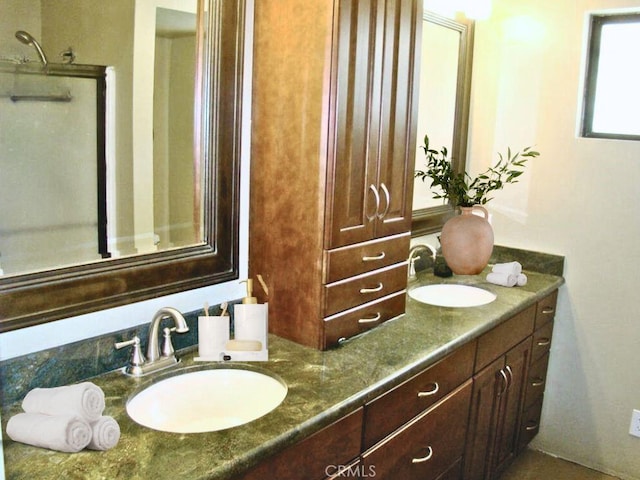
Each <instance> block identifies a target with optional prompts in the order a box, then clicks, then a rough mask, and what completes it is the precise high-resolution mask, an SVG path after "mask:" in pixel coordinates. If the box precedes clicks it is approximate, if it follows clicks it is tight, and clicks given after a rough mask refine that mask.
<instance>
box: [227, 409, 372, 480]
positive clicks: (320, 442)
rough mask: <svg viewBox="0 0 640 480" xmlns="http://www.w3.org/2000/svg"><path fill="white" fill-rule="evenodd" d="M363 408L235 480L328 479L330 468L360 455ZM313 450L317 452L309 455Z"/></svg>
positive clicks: (261, 463) (344, 463)
mask: <svg viewBox="0 0 640 480" xmlns="http://www.w3.org/2000/svg"><path fill="white" fill-rule="evenodd" d="M361 435H362V408H359V409H358V410H356V411H355V412H353V413H350V414H348V415H346V416H345V417H342V418H341V419H339V420H337V421H336V422H334V423H332V424H331V425H329V426H328V427H325V428H323V429H322V430H320V431H319V432H317V433H314V434H313V435H311V436H310V437H308V438H306V439H305V440H302V441H301V442H299V443H296V444H294V445H292V446H290V447H289V448H287V449H285V450H283V451H281V452H280V453H277V454H276V455H274V456H273V457H271V458H268V459H266V460H264V461H261V462H260V463H259V464H258V465H257V466H256V467H254V468H253V469H251V470H249V471H248V472H247V473H245V474H243V475H240V476H238V477H234V480H264V479H265V478H277V479H278V480H298V479H300V478H301V477H304V478H317V479H321V478H325V477H326V476H327V474H331V473H333V472H328V471H327V467H328V466H331V465H348V464H349V462H351V461H352V460H353V459H355V458H357V457H358V455H359V454H360V439H361ZM309 452H313V454H312V455H309Z"/></svg>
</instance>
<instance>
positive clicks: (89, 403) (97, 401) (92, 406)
mask: <svg viewBox="0 0 640 480" xmlns="http://www.w3.org/2000/svg"><path fill="white" fill-rule="evenodd" d="M22 409H23V410H24V411H25V412H27V413H43V414H45V415H80V416H81V417H83V418H84V419H85V420H87V421H88V422H95V421H96V420H98V419H99V418H100V416H101V415H102V411H103V410H104V392H103V391H102V389H101V388H100V387H98V386H97V385H95V384H93V383H91V382H83V383H78V384H76V385H67V386H64V387H54V388H34V389H33V390H31V391H30V392H29V393H27V395H26V397H24V400H23V401H22Z"/></svg>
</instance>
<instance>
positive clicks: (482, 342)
mask: <svg viewBox="0 0 640 480" xmlns="http://www.w3.org/2000/svg"><path fill="white" fill-rule="evenodd" d="M535 316H536V305H531V306H530V307H529V308H527V309H526V310H523V311H522V312H520V313H518V314H516V315H515V316H514V317H512V318H511V319H509V320H507V321H506V322H504V323H501V324H500V325H498V326H497V327H495V328H494V329H492V330H489V331H488V332H487V333H485V334H484V335H482V336H481V337H480V338H479V339H478V353H477V355H476V368H475V371H476V372H479V371H480V370H482V369H483V368H484V367H486V366H487V365H489V364H490V363H491V362H492V361H494V360H495V359H496V358H498V357H499V356H501V355H503V354H504V353H505V352H507V351H508V350H510V349H511V348H512V347H515V346H516V345H517V344H518V343H520V342H521V341H522V340H524V339H525V338H526V337H528V336H529V335H531V333H532V332H533V325H534V322H535Z"/></svg>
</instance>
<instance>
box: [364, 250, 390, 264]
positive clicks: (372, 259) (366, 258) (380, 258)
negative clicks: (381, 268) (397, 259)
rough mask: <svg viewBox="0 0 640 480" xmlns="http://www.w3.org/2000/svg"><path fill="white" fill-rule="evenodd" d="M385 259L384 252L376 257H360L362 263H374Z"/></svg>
mask: <svg viewBox="0 0 640 480" xmlns="http://www.w3.org/2000/svg"><path fill="white" fill-rule="evenodd" d="M384 257H385V253H384V252H380V253H379V254H378V255H373V256H364V257H362V261H363V262H375V261H376V260H382V259H383V258H384Z"/></svg>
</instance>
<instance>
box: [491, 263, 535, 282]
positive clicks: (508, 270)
mask: <svg viewBox="0 0 640 480" xmlns="http://www.w3.org/2000/svg"><path fill="white" fill-rule="evenodd" d="M487 281H488V282H491V283H495V284H496V285H502V286H503V287H515V286H516V285H517V286H519V287H522V286H523V285H526V284H527V276H526V275H525V274H524V273H522V265H521V264H520V263H519V262H508V263H496V264H495V265H494V266H493V268H492V269H491V273H488V274H487Z"/></svg>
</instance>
